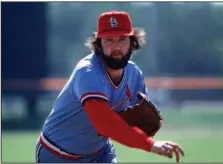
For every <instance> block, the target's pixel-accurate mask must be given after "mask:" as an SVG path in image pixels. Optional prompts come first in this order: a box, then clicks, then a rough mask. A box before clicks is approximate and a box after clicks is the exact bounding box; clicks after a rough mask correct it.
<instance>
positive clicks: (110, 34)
mask: <svg viewBox="0 0 223 164" xmlns="http://www.w3.org/2000/svg"><path fill="white" fill-rule="evenodd" d="M132 35H133V31H131V32H126V31H108V32H103V33H101V34H97V38H107V37H114V36H132Z"/></svg>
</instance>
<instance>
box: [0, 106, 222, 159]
mask: <svg viewBox="0 0 223 164" xmlns="http://www.w3.org/2000/svg"><path fill="white" fill-rule="evenodd" d="M203 110H205V109H203ZM163 114H164V116H165V124H164V126H163V127H162V129H161V130H160V132H159V133H158V134H157V136H156V137H155V139H160V140H170V141H173V142H177V143H179V144H180V145H181V146H182V148H183V149H184V151H185V157H184V158H182V159H181V161H182V162H222V161H223V156H222V145H223V140H222V139H223V127H222V124H223V119H222V118H223V111H222V109H220V108H219V109H217V108H215V109H214V108H210V109H209V110H206V111H202V109H196V108H194V109H192V108H191V110H177V109H176V110H172V109H169V110H168V111H163ZM2 134H3V135H2V162H34V159H35V142H36V140H37V137H38V135H39V131H26V132H25V131H24V132H22V131H20V132H16V131H13V132H3V133H2ZM114 145H115V148H116V152H117V158H118V161H119V162H171V161H174V159H167V158H164V157H159V156H157V155H154V154H150V153H146V152H143V151H141V150H134V149H129V148H127V147H124V146H122V145H120V144H117V143H114Z"/></svg>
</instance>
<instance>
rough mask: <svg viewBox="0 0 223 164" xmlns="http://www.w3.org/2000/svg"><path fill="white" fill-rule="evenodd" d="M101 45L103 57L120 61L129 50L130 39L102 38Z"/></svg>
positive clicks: (124, 37)
mask: <svg viewBox="0 0 223 164" xmlns="http://www.w3.org/2000/svg"><path fill="white" fill-rule="evenodd" d="M101 44H102V48H103V52H104V54H105V55H107V56H111V57H113V58H115V59H121V58H122V57H123V56H124V55H125V54H126V53H127V52H128V50H129V47H130V38H129V37H126V36H119V37H108V38H102V39H101Z"/></svg>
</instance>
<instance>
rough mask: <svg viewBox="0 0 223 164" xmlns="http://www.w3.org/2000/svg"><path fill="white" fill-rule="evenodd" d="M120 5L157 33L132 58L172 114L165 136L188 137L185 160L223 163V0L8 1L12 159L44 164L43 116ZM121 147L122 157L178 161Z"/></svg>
mask: <svg viewBox="0 0 223 164" xmlns="http://www.w3.org/2000/svg"><path fill="white" fill-rule="evenodd" d="M110 10H122V11H126V12H128V13H129V15H130V16H131V18H132V23H133V26H134V27H142V28H144V29H145V31H146V33H147V37H146V42H147V44H146V46H145V47H144V48H143V49H142V51H139V52H138V53H137V54H136V55H134V56H133V57H132V60H133V61H134V62H135V63H136V64H138V65H139V67H140V68H141V70H142V71H143V73H144V75H145V78H146V80H148V79H149V80H148V81H147V83H146V84H147V87H148V90H149V93H150V97H151V99H153V100H154V102H155V103H156V104H157V105H158V106H159V108H160V109H161V112H162V113H163V115H164V116H165V123H164V126H163V127H162V129H161V131H160V132H159V133H158V135H157V136H156V137H155V138H156V139H160V140H171V141H173V142H177V143H179V144H180V145H181V146H182V147H183V148H184V150H185V154H186V156H185V157H184V158H182V161H184V162H223V151H222V146H223V46H222V45H223V30H222V29H223V21H222V16H223V3H222V2H218V3H213V2H205V3H203V2H202V3H199V2H157V3H155V2H117V3H115V2H87V3H83V2H2V3H1V13H2V19H1V21H2V29H1V30H2V31H1V32H2V36H1V37H2V46H1V47H2V106H1V109H2V110H1V112H2V145H1V146H2V162H34V159H35V158H34V156H35V154H34V153H35V143H36V140H37V138H38V135H39V133H40V131H41V128H42V125H43V122H44V120H45V118H46V117H47V115H48V114H49V113H50V110H51V108H52V105H53V103H54V101H55V99H56V97H57V95H58V94H59V92H60V89H61V88H62V87H63V85H64V84H65V82H66V79H67V78H68V77H69V76H70V74H71V72H72V69H73V68H74V66H75V64H76V63H77V62H78V60H79V59H81V58H82V57H84V56H86V55H87V54H88V53H89V50H88V49H87V48H86V47H85V46H84V42H85V41H86V39H87V38H88V37H89V36H91V34H92V32H93V31H96V29H97V19H98V16H99V15H100V14H101V13H102V12H105V11H110ZM176 78H181V79H176ZM151 79H152V80H154V79H155V81H150V80H151ZM115 147H116V151H117V155H118V160H119V161H120V162H153V161H156V162H170V161H174V160H173V159H172V160H169V159H166V158H164V157H159V156H156V155H153V154H148V153H144V152H142V151H139V150H133V149H129V148H127V147H123V146H121V145H119V144H117V143H115Z"/></svg>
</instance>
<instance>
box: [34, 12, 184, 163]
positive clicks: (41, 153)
mask: <svg viewBox="0 0 223 164" xmlns="http://www.w3.org/2000/svg"><path fill="white" fill-rule="evenodd" d="M144 42H145V32H144V30H143V29H136V28H133V27H132V23H131V19H130V17H129V15H128V13H126V12H121V11H109V12H105V13H102V14H101V15H100V16H99V19H98V24H97V32H94V33H93V35H92V36H91V37H90V38H89V39H88V40H87V41H86V46H87V47H89V48H90V50H92V53H91V54H89V55H87V56H86V57H84V58H83V59H81V60H80V61H79V62H78V64H77V65H76V67H75V68H74V70H73V72H72V74H71V76H70V78H69V80H68V82H67V84H66V85H65V86H64V88H63V89H62V91H61V93H60V94H59V96H58V97H57V99H56V101H55V104H54V106H53V108H52V111H51V113H50V114H49V116H48V117H47V119H46V121H45V123H44V126H43V129H42V132H41V134H40V137H39V138H38V141H37V144H36V162H37V163H44V162H46V163H82V162H84V163H117V159H116V153H115V149H114V147H113V145H112V140H114V141H116V142H118V143H120V144H122V145H125V146H127V147H129V148H136V149H141V150H143V151H146V152H152V153H155V154H158V155H161V156H165V157H168V158H172V157H173V154H175V155H176V161H177V162H178V161H179V159H180V155H184V152H183V150H182V149H181V148H180V147H179V145H177V144H176V143H173V142H169V141H155V140H154V139H153V138H152V136H153V135H155V133H156V132H157V131H158V129H159V128H158V129H156V130H155V131H154V130H153V135H150V134H149V133H146V132H145V131H144V130H143V128H144V127H146V128H147V127H148V128H149V127H152V124H151V125H149V123H148V124H147V123H146V125H142V124H138V123H132V124H131V123H128V121H133V122H134V120H135V118H137V115H138V114H137V112H138V111H140V110H141V111H143V112H147V111H149V109H150V108H153V109H155V108H156V107H155V106H154V104H153V103H152V102H151V101H148V99H147V98H148V93H147V90H146V86H145V82H144V77H143V73H142V71H141V70H140V69H139V67H138V66H137V65H136V64H135V63H133V62H132V61H130V58H131V56H132V55H134V53H135V52H136V51H137V50H138V49H140V48H142V46H143V44H144ZM138 93H142V95H141V99H140V98H139V96H138V97H137V96H136V95H138ZM145 95H146V97H144V98H143V99H142V97H143V96H145ZM145 107H150V108H149V109H148V110H144V109H143V108H145ZM127 109H128V110H127ZM128 111H130V112H128ZM134 112H135V113H134ZM129 113H130V114H129ZM131 113H132V114H131ZM138 113H140V112H138ZM141 113H142V112H141ZM125 114H127V115H125ZM130 115H134V116H130ZM144 115H145V114H141V116H140V119H139V120H143V119H144V117H143V116H144ZM149 116H151V114H149ZM158 116H159V115H158ZM153 117H155V115H154V116H152V117H151V119H148V118H146V120H152V119H153ZM159 122H160V123H161V121H160V120H159ZM138 125H140V126H141V125H142V126H141V127H140V126H138ZM137 126H138V127H137Z"/></svg>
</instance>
